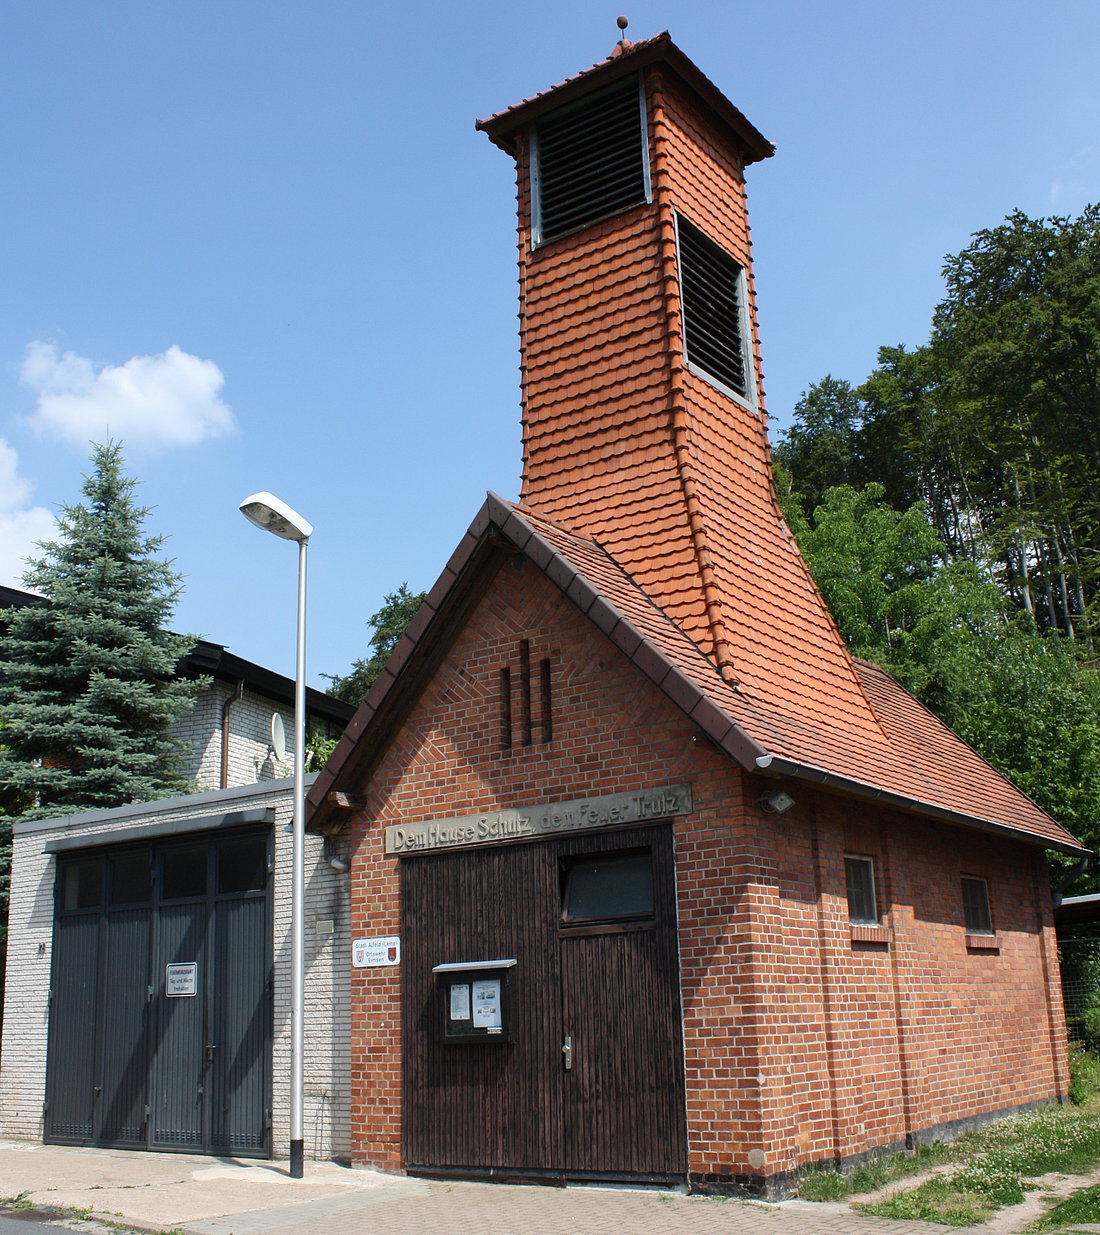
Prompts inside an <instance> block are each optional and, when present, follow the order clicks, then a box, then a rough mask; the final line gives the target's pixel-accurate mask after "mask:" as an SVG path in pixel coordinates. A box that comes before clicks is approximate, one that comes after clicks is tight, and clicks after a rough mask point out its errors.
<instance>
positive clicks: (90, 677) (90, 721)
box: [0, 442, 201, 818]
mask: <svg viewBox="0 0 1100 1235" xmlns="http://www.w3.org/2000/svg"><path fill="white" fill-rule="evenodd" d="M91 461H92V465H93V471H92V473H91V475H90V476H87V477H86V478H85V483H84V486H83V489H82V492H83V494H84V497H85V499H86V500H85V501H84V502H82V503H79V504H77V505H74V506H63V507H62V508H61V515H60V517H59V519H58V527H59V533H60V534H59V537H58V539H57V540H56V541H52V542H49V543H45V544H43V545H41V546H40V547H41V548H42V550H43V556H42V557H41V558H40V559H38V560H37V561H34V562H32V563H31V565H30V569H29V570H28V572H27V574H26V575H25V576H24V582H25V584H26V586H27V587H29V588H31V589H33V590H34V591H36V592H39V593H40V594H41V595H42V596H43V598H44V600H43V602H42V603H41V604H31V605H25V606H22V607H18V608H12V609H8V610H6V611H3V610H0V629H3V628H4V627H5V626H6V627H7V631H6V634H4V635H3V636H0V716H2V717H3V720H4V730H3V741H2V744H0V785H3V786H4V788H5V790H6V791H7V792H8V793H9V794H11V795H13V796H15V797H17V798H18V799H21V800H22V803H23V809H22V810H21V812H20V813H21V814H23V815H24V817H39V818H42V817H49V816H53V815H63V814H67V813H70V812H73V811H79V810H97V809H100V808H105V807H111V806H122V805H125V804H126V803H128V802H143V801H147V800H149V799H152V798H158V797H164V796H166V795H168V794H171V793H177V792H182V791H185V790H186V788H187V784H186V782H185V781H184V780H183V779H182V778H181V777H180V776H179V774H178V772H177V771H176V764H177V761H178V755H179V750H180V747H179V744H178V743H177V742H176V741H175V740H174V739H172V738H171V737H169V736H168V729H169V727H170V726H171V725H172V723H173V722H174V721H175V720H176V719H177V718H178V717H179V716H180V715H181V714H182V713H183V712H185V711H186V710H187V709H188V708H189V707H191V705H192V704H193V702H194V697H195V693H196V691H197V690H198V689H199V687H200V685H201V683H199V682H196V681H194V680H187V679H184V678H181V677H178V676H177V674H176V667H177V665H178V663H179V661H180V659H181V657H183V656H184V655H185V654H186V653H187V652H188V651H190V650H191V648H192V647H194V644H195V637H194V636H188V635H174V634H171V633H169V632H168V631H167V630H166V624H167V622H168V619H169V617H170V615H171V612H172V610H173V608H174V606H175V602H176V599H177V597H178V595H179V591H180V585H181V581H182V580H181V576H180V575H178V574H176V573H175V572H174V571H173V570H172V563H171V562H170V561H168V560H166V559H164V558H162V557H160V556H159V551H160V549H161V546H162V544H163V542H164V537H162V536H146V535H144V533H143V530H142V528H143V524H144V522H145V519H146V516H147V515H148V513H149V510H148V508H146V507H141V506H138V505H137V504H136V503H135V501H134V497H133V491H134V488H135V486H136V484H137V481H136V480H134V479H132V478H130V477H128V476H126V475H125V474H124V472H123V457H122V449H121V446H120V445H119V444H118V443H113V442H108V443H107V444H106V445H97V446H95V447H94V449H93V453H92V460H91Z"/></svg>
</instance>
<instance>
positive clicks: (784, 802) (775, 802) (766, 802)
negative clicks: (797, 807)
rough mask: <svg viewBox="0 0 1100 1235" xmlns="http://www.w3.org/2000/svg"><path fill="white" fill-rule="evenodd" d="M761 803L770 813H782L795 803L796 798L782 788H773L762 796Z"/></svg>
mask: <svg viewBox="0 0 1100 1235" xmlns="http://www.w3.org/2000/svg"><path fill="white" fill-rule="evenodd" d="M760 805H761V806H762V807H763V808H764V809H765V810H766V811H767V812H768V814H770V815H782V814H783V813H784V812H785V811H789V810H790V809H791V807H792V806H793V805H794V798H792V797H791V795H790V794H789V793H787V792H785V791H784V790H782V789H773V790H771V792H770V793H765V794H764V795H763V796H762V797H761V798H760Z"/></svg>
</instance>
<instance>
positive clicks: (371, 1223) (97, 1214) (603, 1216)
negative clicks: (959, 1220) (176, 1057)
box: [0, 1141, 948, 1235]
mask: <svg viewBox="0 0 1100 1235" xmlns="http://www.w3.org/2000/svg"><path fill="white" fill-rule="evenodd" d="M20 1195H21V1196H23V1198H24V1201H25V1202H30V1203H32V1204H33V1205H34V1206H36V1207H41V1208H42V1209H48V1210H53V1209H57V1210H63V1211H69V1212H68V1215H67V1216H66V1217H65V1218H64V1219H59V1217H58V1216H57V1215H55V1214H52V1213H51V1214H49V1215H48V1217H47V1215H45V1214H43V1215H42V1218H43V1220H48V1221H52V1222H55V1223H58V1224H59V1225H73V1226H76V1227H77V1228H78V1229H82V1230H84V1231H86V1232H95V1231H106V1230H108V1229H114V1230H116V1231H117V1228H118V1227H122V1228H123V1229H136V1230H142V1231H187V1232H193V1233H194V1235H260V1233H261V1232H263V1233H264V1235H267V1233H269V1232H284V1233H286V1235H296V1233H297V1232H302V1233H303V1235H515V1232H517V1231H521V1232H523V1235H605V1233H606V1235H681V1233H682V1235H760V1232H765V1233H772V1235H937V1233H938V1232H945V1231H947V1230H948V1228H947V1227H943V1226H937V1225H934V1224H931V1223H926V1222H889V1221H886V1220H884V1219H879V1218H867V1217H861V1216H860V1215H858V1214H854V1213H852V1212H851V1211H850V1210H849V1209H848V1208H847V1206H844V1205H815V1204H811V1203H809V1202H803V1201H783V1202H781V1203H779V1204H766V1203H762V1202H756V1201H742V1200H734V1199H729V1200H726V1199H718V1198H708V1197H689V1196H682V1195H680V1194H678V1193H664V1192H648V1191H639V1190H634V1189H626V1188H539V1187H526V1186H518V1185H509V1184H481V1183H465V1182H462V1183H458V1182H445V1183H441V1182H437V1181H429V1180H423V1179H409V1178H406V1177H404V1176H398V1175H382V1174H379V1173H377V1172H375V1171H367V1170H360V1169H349V1168H346V1167H341V1166H337V1165H335V1164H334V1163H331V1162H307V1163H306V1168H305V1178H304V1179H291V1178H290V1177H289V1176H288V1174H287V1167H286V1164H285V1163H280V1162H255V1161H246V1160H244V1159H228V1158H199V1157H192V1156H189V1155H184V1154H151V1153H130V1152H124V1151H120V1150H106V1149H71V1148H67V1147H64V1146H54V1145H50V1146H44V1145H35V1144H30V1143H24V1142H15V1141H0V1197H4V1198H11V1197H15V1196H20ZM74 1210H77V1211H87V1212H88V1213H89V1216H90V1217H92V1218H94V1219H101V1220H103V1222H106V1223H110V1224H113V1226H112V1228H108V1227H106V1226H104V1225H101V1223H100V1222H95V1221H88V1220H86V1219H85V1220H84V1221H79V1217H80V1215H73V1214H72V1211H74ZM36 1216H37V1215H36ZM33 1232H34V1226H33V1225H32V1224H28V1226H27V1235H33Z"/></svg>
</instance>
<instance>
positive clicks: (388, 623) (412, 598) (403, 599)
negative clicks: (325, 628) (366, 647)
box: [322, 583, 426, 706]
mask: <svg viewBox="0 0 1100 1235" xmlns="http://www.w3.org/2000/svg"><path fill="white" fill-rule="evenodd" d="M425 595H426V593H425V592H410V591H409V585H408V584H407V583H402V584H401V586H400V587H399V588H398V589H397V591H396V592H390V593H389V594H388V595H387V596H386V599H385V602H384V603H383V605H382V607H381V608H380V609H379V610H378V612H377V613H374V614H372V615H371V618H370V625H371V626H372V627H373V628H374V634H373V635H371V637H370V646H371V647H372V648H373V649H374V651H373V652H372V654H371V655H370V657H368V658H367V659H366V660H357V661H355V662H354V663H353V664H352V667H351V671H350V672H349V673H347V674H346V675H344V676H340V675H337V674H331V673H325V674H322V676H323V677H327V678H328V680H329V681H330V682H331V683H332V686H331V687H330V688H329V694H330V695H335V697H336V698H337V699H343V700H344V702H345V703H351V704H355V705H356V706H358V705H359V704H360V703H362V702H363V700H364V699H365V698H366V695H367V691H369V690H370V688H371V687H372V686H373V685H374V681H375V679H376V678H377V677H378V675H379V674H380V673H381V672H382V668H383V666H384V665H385V663H386V661H387V660H388V659H389V656H390V653H391V652H392V651H393V649H394V648H395V647H396V646H397V644H398V642H399V641H400V639H401V636H402V635H403V634H404V633H405V630H406V628H407V627H408V625H409V623H410V622H411V621H412V620H413V618H414V617H415V616H416V611H417V610H418V609H419V608H420V605H421V603H422V602H423V600H424V597H425Z"/></svg>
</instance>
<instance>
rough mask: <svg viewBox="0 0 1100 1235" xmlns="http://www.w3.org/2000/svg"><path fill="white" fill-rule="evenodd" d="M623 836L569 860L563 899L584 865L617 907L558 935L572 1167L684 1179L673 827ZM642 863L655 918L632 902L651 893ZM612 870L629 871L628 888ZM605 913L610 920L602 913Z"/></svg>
mask: <svg viewBox="0 0 1100 1235" xmlns="http://www.w3.org/2000/svg"><path fill="white" fill-rule="evenodd" d="M616 839H617V840H618V841H619V844H618V845H617V846H615V847H609V846H608V845H607V844H606V841H605V839H604V838H603V837H600V836H598V835H596V836H588V837H584V838H578V839H577V840H575V841H574V842H572V844H568V845H565V846H563V852H562V855H561V859H562V866H563V896H568V880H569V878H570V873H571V872H572V871H573V870H575V869H578V868H579V869H580V871H581V873H582V874H583V876H584V877H585V878H586V879H589V880H591V879H597V880H598V879H600V878H601V877H603V878H608V877H610V879H611V881H612V886H611V892H610V895H611V897H612V902H611V903H610V904H608V903H606V902H605V903H603V904H600V903H599V902H598V901H597V902H596V903H589V904H587V905H585V906H582V907H581V909H582V914H581V916H580V917H579V920H576V921H575V922H569V921H566V920H563V921H562V923H561V925H560V928H559V939H560V944H561V1008H562V1032H563V1036H564V1037H565V1038H567V1039H568V1042H569V1048H570V1049H569V1058H568V1062H569V1064H570V1065H571V1066H570V1067H568V1068H566V1069H565V1070H564V1078H563V1080H564V1094H563V1103H562V1112H563V1117H564V1130H563V1131H564V1146H563V1148H564V1165H565V1168H566V1170H567V1171H568V1172H569V1173H571V1174H586V1173H593V1174H603V1173H610V1174H613V1175H618V1174H637V1175H644V1176H662V1175H682V1174H684V1173H685V1172H686V1170H687V1158H686V1152H687V1149H686V1128H685V1117H684V1092H683V1062H682V1057H683V1047H682V1037H681V1025H680V997H679V973H678V958H677V948H676V929H675V915H676V906H675V899H674V887H675V884H674V879H673V871H672V850H671V844H670V830H669V829H667V828H665V829H645V831H644V832H640V833H633V834H626V835H625V836H620V837H618V838H616ZM618 855H622V856H621V857H619V856H618ZM646 862H648V863H649V864H650V869H651V872H652V888H651V892H652V914H649V915H645V916H642V914H643V912H644V911H643V910H642V909H641V907H640V905H639V904H638V903H637V902H636V900H633V899H632V898H636V897H637V896H639V895H643V894H644V891H645V890H644V888H643V889H635V890H632V888H631V886H630V884H629V881H630V880H631V879H636V878H637V875H636V874H631V873H630V872H632V871H637V870H638V869H639V868H641V867H642V866H643V864H644V863H646ZM616 864H619V865H620V866H621V867H622V868H624V873H625V879H626V880H627V881H628V882H627V884H626V886H625V887H623V886H622V885H623V882H624V874H620V875H618V876H616V875H615V872H614V868H615V865H616ZM604 895H605V896H606V895H607V894H606V893H605V894H604ZM624 897H625V899H624ZM607 909H610V910H611V911H612V912H611V913H609V914H601V913H600V911H601V910H607ZM615 910H618V911H619V913H618V914H616V913H615V912H614V911H615ZM630 910H634V912H630ZM584 912H588V914H589V915H590V916H589V918H586V917H585V916H584ZM592 917H602V918H603V920H600V921H593V920H591V918H592ZM616 918H617V919H618V920H616Z"/></svg>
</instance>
